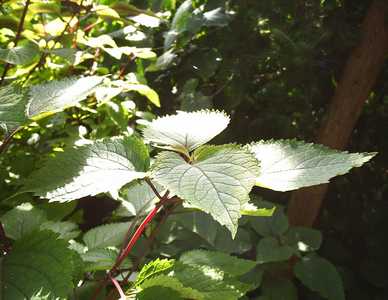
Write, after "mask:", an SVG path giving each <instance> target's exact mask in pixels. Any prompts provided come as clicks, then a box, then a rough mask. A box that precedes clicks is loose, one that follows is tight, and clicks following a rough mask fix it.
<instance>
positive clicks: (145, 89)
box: [112, 75, 160, 107]
mask: <svg viewBox="0 0 388 300" xmlns="http://www.w3.org/2000/svg"><path fill="white" fill-rule="evenodd" d="M129 77H130V79H129V80H128V81H123V80H116V81H114V82H112V83H113V84H114V85H116V86H118V87H121V88H123V89H124V90H125V91H134V92H137V93H139V94H140V95H143V96H145V97H147V98H148V100H150V101H151V103H153V104H154V105H155V106H157V107H160V100H159V95H158V94H157V93H156V92H155V90H153V89H151V88H150V87H149V86H148V85H145V84H141V83H140V82H138V81H137V79H136V76H135V75H134V76H129Z"/></svg>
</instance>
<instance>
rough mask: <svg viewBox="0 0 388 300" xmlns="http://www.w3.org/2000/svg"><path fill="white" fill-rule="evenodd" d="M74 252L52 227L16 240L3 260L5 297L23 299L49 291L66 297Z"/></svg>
mask: <svg viewBox="0 0 388 300" xmlns="http://www.w3.org/2000/svg"><path fill="white" fill-rule="evenodd" d="M72 259H73V252H72V251H71V250H69V249H67V243H66V242H65V241H63V240H58V239H57V238H56V234H55V233H53V232H50V231H42V232H37V231H35V232H32V233H31V234H29V235H25V236H24V237H23V238H22V239H20V240H18V241H16V243H15V244H14V245H13V247H12V251H11V252H10V253H9V254H7V255H6V256H5V257H3V258H2V259H1V260H0V264H1V268H0V269H1V272H2V274H1V276H2V277H1V283H0V284H1V286H0V287H1V291H0V295H1V298H2V299H12V300H19V299H20V300H24V299H30V297H32V296H33V295H37V294H39V293H40V294H41V295H46V294H50V296H49V297H48V299H57V297H60V298H66V297H67V295H68V293H69V292H70V291H71V290H72V288H73V284H72V272H73V263H72Z"/></svg>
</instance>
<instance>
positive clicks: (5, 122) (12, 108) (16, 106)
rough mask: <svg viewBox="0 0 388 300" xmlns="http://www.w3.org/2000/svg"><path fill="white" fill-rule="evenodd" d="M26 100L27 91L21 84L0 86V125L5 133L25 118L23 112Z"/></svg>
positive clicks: (21, 122)
mask: <svg viewBox="0 0 388 300" xmlns="http://www.w3.org/2000/svg"><path fill="white" fill-rule="evenodd" d="M27 102H28V96H27V91H26V89H24V88H22V87H21V86H18V85H16V84H12V85H8V86H5V87H2V88H0V127H3V128H4V129H5V131H6V133H8V132H9V131H12V130H13V129H15V128H17V127H19V126H20V125H22V124H23V123H24V122H25V121H26V120H27V117H26V115H25V112H24V111H25V107H26V105H27Z"/></svg>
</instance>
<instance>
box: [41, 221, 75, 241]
mask: <svg viewBox="0 0 388 300" xmlns="http://www.w3.org/2000/svg"><path fill="white" fill-rule="evenodd" d="M40 229H41V230H45V229H46V230H51V231H53V232H55V233H57V234H58V235H59V238H60V239H64V240H70V239H75V238H76V237H78V236H79V234H80V233H81V231H80V230H79V229H78V226H77V224H75V223H72V222H68V221H65V222H53V221H47V222H44V223H42V225H41V226H40Z"/></svg>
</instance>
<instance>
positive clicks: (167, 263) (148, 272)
mask: <svg viewBox="0 0 388 300" xmlns="http://www.w3.org/2000/svg"><path fill="white" fill-rule="evenodd" d="M173 266H174V260H171V259H159V258H157V259H155V260H153V261H151V262H149V263H148V264H146V265H145V266H144V267H143V268H142V269H141V270H140V273H139V275H138V276H137V279H136V285H137V286H139V285H141V284H142V283H143V282H144V281H145V280H147V279H149V278H152V277H154V276H156V275H160V274H163V273H166V272H167V271H169V270H171V269H172V267H173Z"/></svg>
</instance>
